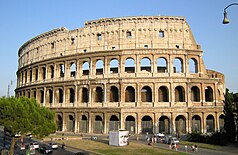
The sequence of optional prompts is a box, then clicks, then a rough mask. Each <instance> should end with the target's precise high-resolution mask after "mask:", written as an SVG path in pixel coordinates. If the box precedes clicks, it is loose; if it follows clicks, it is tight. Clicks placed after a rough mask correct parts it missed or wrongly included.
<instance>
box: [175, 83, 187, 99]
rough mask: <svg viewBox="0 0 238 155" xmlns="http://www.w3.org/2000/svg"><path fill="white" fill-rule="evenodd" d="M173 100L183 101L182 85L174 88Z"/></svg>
mask: <svg viewBox="0 0 238 155" xmlns="http://www.w3.org/2000/svg"><path fill="white" fill-rule="evenodd" d="M175 102H185V92H184V88H183V87H182V86H177V87H176V88H175Z"/></svg>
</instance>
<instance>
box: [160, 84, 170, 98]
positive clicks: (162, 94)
mask: <svg viewBox="0 0 238 155" xmlns="http://www.w3.org/2000/svg"><path fill="white" fill-rule="evenodd" d="M159 102H169V91H168V88H167V87H166V86H161V87H159Z"/></svg>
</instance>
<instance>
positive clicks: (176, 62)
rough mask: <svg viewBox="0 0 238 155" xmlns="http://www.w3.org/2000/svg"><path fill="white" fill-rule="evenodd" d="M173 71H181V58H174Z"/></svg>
mask: <svg viewBox="0 0 238 155" xmlns="http://www.w3.org/2000/svg"><path fill="white" fill-rule="evenodd" d="M174 73H183V60H182V59H181V58H174Z"/></svg>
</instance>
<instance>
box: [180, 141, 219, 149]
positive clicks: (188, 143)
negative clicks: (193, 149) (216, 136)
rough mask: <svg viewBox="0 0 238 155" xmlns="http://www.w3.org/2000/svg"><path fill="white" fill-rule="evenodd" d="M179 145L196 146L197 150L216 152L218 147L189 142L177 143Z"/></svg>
mask: <svg viewBox="0 0 238 155" xmlns="http://www.w3.org/2000/svg"><path fill="white" fill-rule="evenodd" d="M179 144H181V145H188V146H192V145H197V146H198V148H205V149H211V150H216V148H218V147H219V146H218V145H212V144H206V143H198V142H189V141H179Z"/></svg>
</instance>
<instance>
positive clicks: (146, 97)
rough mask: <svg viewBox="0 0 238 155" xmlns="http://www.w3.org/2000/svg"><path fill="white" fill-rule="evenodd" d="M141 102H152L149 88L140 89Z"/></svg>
mask: <svg viewBox="0 0 238 155" xmlns="http://www.w3.org/2000/svg"><path fill="white" fill-rule="evenodd" d="M141 101H142V102H152V91H151V88H150V87H149V86H144V87H143V88H142V89H141Z"/></svg>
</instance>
